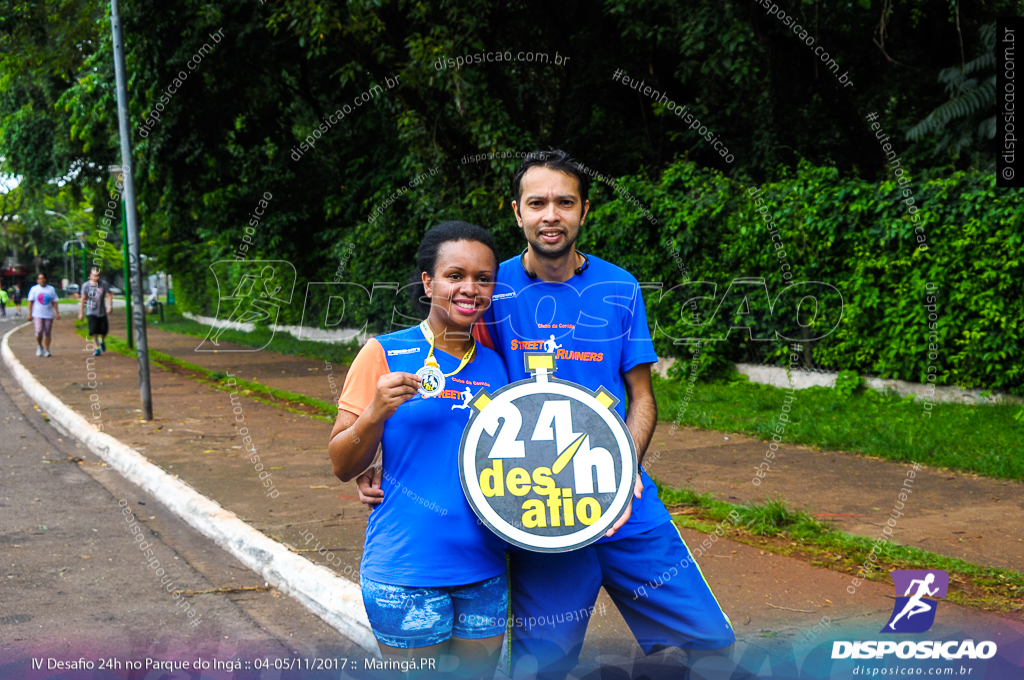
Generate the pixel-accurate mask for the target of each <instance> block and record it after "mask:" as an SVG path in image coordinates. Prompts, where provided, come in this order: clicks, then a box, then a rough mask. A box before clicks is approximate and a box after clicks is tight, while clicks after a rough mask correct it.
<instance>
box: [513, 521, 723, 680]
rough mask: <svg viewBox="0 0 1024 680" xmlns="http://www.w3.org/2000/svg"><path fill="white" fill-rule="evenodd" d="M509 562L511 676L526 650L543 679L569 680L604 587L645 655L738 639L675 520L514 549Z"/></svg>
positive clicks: (717, 645)
mask: <svg viewBox="0 0 1024 680" xmlns="http://www.w3.org/2000/svg"><path fill="white" fill-rule="evenodd" d="M509 564H510V570H509V580H510V583H511V588H512V613H513V617H512V623H513V625H512V627H511V633H510V636H509V643H510V645H511V648H510V651H511V654H510V661H511V665H512V668H511V669H508V670H509V674H510V676H511V671H512V670H513V669H514V667H515V664H516V663H518V661H519V660H521V659H523V657H526V656H528V655H529V656H533V657H535V658H536V663H537V670H538V672H539V673H540V674H542V676H547V677H555V678H557V677H564V676H565V674H566V673H568V672H569V671H570V670H572V669H573V668H575V667H576V665H577V663H578V661H579V656H580V649H581V648H582V647H583V637H584V635H585V634H586V631H587V625H588V624H589V623H590V618H592V616H593V614H591V612H592V611H593V610H592V608H593V605H594V603H595V602H596V601H597V595H598V593H599V591H600V589H601V586H604V588H605V590H606V591H607V592H608V595H610V596H611V598H612V600H613V601H614V602H615V605H616V606H617V607H618V609H619V612H620V613H621V614H622V618H624V619H625V620H626V623H627V624H629V628H630V630H632V631H633V635H634V636H635V637H636V641H637V643H638V644H639V645H640V647H641V649H643V651H644V653H645V654H650V653H651V652H653V651H656V650H658V649H660V648H663V647H682V648H684V649H701V650H710V649H722V648H725V647H728V646H729V645H731V644H733V643H734V642H735V641H736V636H735V634H734V633H733V630H732V625H731V624H730V623H729V619H728V617H727V616H726V615H725V613H724V612H723V611H722V608H721V607H720V606H719V604H718V601H717V600H716V599H715V596H714V594H713V593H712V592H711V588H710V587H709V586H708V583H707V581H706V580H705V579H704V574H702V573H701V570H700V567H698V566H697V563H696V562H695V561H694V560H693V555H692V554H691V553H690V551H689V549H688V548H687V547H686V544H685V543H684V542H683V539H682V538H681V537H680V535H679V531H678V530H677V529H676V527H675V525H674V524H672V522H666V523H665V524H662V525H661V526H659V527H657V528H655V529H651V530H650V531H646V532H644V533H641V534H636V535H633V536H629V537H627V538H623V539H620V540H617V541H610V542H603V543H594V544H591V545H589V546H587V547H586V548H582V549H580V550H573V551H571V552H564V553H537V552H529V551H526V550H517V551H513V552H511V553H510V563H509ZM581 611H582V612H584V613H585V614H586V615H580V614H579V613H580V612H581Z"/></svg>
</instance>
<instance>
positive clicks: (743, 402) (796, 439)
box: [654, 373, 1024, 481]
mask: <svg viewBox="0 0 1024 680" xmlns="http://www.w3.org/2000/svg"><path fill="white" fill-rule="evenodd" d="M687 384H688V383H687V382H686V381H684V380H678V379H663V378H661V377H660V376H655V377H654V395H655V398H656V399H657V402H658V414H659V417H660V418H661V419H662V420H666V421H670V422H671V421H675V422H676V424H678V425H689V426H693V427H699V428H702V429H708V430H722V431H726V432H730V431H731V432H742V433H745V434H750V435H753V436H755V437H759V438H761V439H763V440H766V441H767V440H769V439H770V438H771V436H772V434H773V433H774V432H775V427H776V425H777V424H779V420H778V419H779V417H780V415H781V414H782V407H783V405H784V399H785V398H786V391H785V390H782V389H779V388H776V387H772V386H770V385H761V384H757V383H752V382H750V381H749V380H747V379H746V376H741V375H740V374H738V373H737V374H734V376H733V378H732V379H731V380H728V381H723V382H716V383H696V384H694V388H693V390H692V392H691V394H690V398H689V401H688V406H686V407H685V408H684V407H683V404H684V403H687V402H684V400H683V397H684V394H685V390H686V388H687ZM924 406H925V405H924V403H923V402H921V401H915V400H914V399H913V398H912V397H902V398H901V397H899V396H898V395H896V394H895V393H894V392H891V391H890V392H877V391H875V390H873V389H863V388H860V389H857V390H856V391H853V392H852V393H845V394H844V393H843V392H842V391H839V390H835V389H832V388H827V387H810V388H807V389H802V390H797V391H796V393H795V399H794V400H793V401H792V403H791V404H790V407H791V409H792V410H791V411H789V413H788V417H789V418H790V422H789V423H782V424H784V425H785V431H784V432H783V433H781V436H782V439H783V441H784V442H785V443H786V444H805V445H810V446H813V447H818V448H821V449H827V450H833V451H856V452H858V453H863V454H867V455H870V456H876V457H879V458H884V459H887V460H898V461H911V460H913V461H918V462H920V463H923V464H925V465H929V466H932V467H939V468H950V469H955V470H965V471H968V472H975V473H977V474H980V475H985V476H987V477H994V478H997V479H1012V480H1014V481H1020V480H1021V479H1024V409H1022V408H1021V406H1020V405H1017V404H1009V403H1003V404H959V403H950V402H941V403H936V404H934V406H933V407H932V408H931V410H930V412H931V414H932V415H931V416H926V415H924V414H925V413H926V411H925V408H924Z"/></svg>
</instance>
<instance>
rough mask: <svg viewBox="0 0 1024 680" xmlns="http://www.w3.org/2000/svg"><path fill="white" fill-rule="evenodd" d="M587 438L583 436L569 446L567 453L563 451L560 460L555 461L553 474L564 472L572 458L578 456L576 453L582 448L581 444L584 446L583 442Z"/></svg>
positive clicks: (552, 469) (552, 467)
mask: <svg viewBox="0 0 1024 680" xmlns="http://www.w3.org/2000/svg"><path fill="white" fill-rule="evenodd" d="M586 438H587V435H586V434H581V435H580V437H579V439H577V440H576V441H574V442H573V443H572V444H569V446H568V447H567V448H566V449H565V451H562V453H561V454H560V455H559V456H558V459H557V460H555V464H554V465H552V466H551V472H553V473H554V474H556V475H557V474H558V473H559V472H561V471H562V470H564V469H565V466H566V465H568V464H569V461H570V460H572V457H573V456H575V455H576V451H577V450H578V449H579V448H580V444H582V443H583V440H584V439H586Z"/></svg>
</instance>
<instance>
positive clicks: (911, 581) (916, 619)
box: [878, 569, 949, 633]
mask: <svg viewBox="0 0 1024 680" xmlns="http://www.w3.org/2000/svg"><path fill="white" fill-rule="evenodd" d="M891 576H892V580H893V584H894V585H895V586H896V604H894V605H893V608H892V616H890V617H889V622H888V623H886V624H885V626H884V627H883V628H882V630H880V631H878V632H879V633H923V632H925V631H926V630H928V629H929V628H931V627H932V624H933V623H935V610H936V609H938V606H939V603H938V602H935V601H932V600H925V599H924V598H925V597H937V598H940V599H945V597H946V591H947V590H948V589H949V574H947V573H946V572H944V571H940V570H938V569H902V570H896V571H894V572H892V573H891Z"/></svg>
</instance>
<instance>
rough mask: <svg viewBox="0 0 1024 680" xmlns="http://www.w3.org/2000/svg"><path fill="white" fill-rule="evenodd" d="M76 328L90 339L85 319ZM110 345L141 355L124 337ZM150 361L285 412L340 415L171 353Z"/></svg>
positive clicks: (154, 354) (152, 354)
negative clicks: (131, 347)
mask: <svg viewBox="0 0 1024 680" xmlns="http://www.w3.org/2000/svg"><path fill="white" fill-rule="evenodd" d="M75 330H76V332H77V333H78V334H79V335H80V336H82V337H83V338H86V339H88V337H87V336H88V328H87V326H86V324H85V322H82V321H78V322H76V323H75ZM107 346H108V347H109V348H110V349H112V350H114V351H115V352H117V353H118V354H122V355H124V356H127V357H131V358H133V359H134V358H136V356H137V354H136V351H135V350H134V349H129V348H128V343H126V342H125V341H124V340H122V339H121V338H118V337H114V336H109V335H108V336H107ZM149 360H150V362H151V363H154V364H157V365H158V366H160V367H161V368H164V369H166V370H170V369H169V368H168V366H176V367H178V368H182V369H185V370H186V371H191V372H192V373H195V374H197V375H195V376H191V377H192V379H193V380H195V381H196V382H200V383H203V384H205V385H210V386H211V387H216V388H217V389H220V390H224V391H226V392H236V391H237V392H238V393H240V394H244V395H245V396H246V397H248V398H250V399H252V400H253V401H258V402H260V403H263V404H268V405H270V406H276V407H277V408H280V409H284V410H285V411H289V412H291V413H298V414H300V415H304V416H309V417H310V418H315V419H316V420H322V421H324V422H327V423H333V422H334V420H335V418H336V417H337V414H338V407H337V406H336V405H335V404H331V403H329V402H326V401H321V400H319V399H314V398H312V397H307V396H306V395H304V394H297V393H295V392H289V391H287V390H279V389H277V388H275V387H269V386H267V385H261V384H260V383H257V382H251V381H249V380H245V379H244V378H234V377H233V380H234V381H235V384H234V385H229V384H227V381H228V377H229V376H228V374H227V373H223V372H221V371H211V370H210V369H208V368H203V367H202V366H198V365H196V364H192V363H189V362H187V361H182V360H181V359H178V358H176V357H172V356H170V355H169V354H164V353H163V352H161V351H159V350H155V349H150V350H149ZM236 385H237V387H236ZM254 395H263V396H264V397H269V399H264V398H261V397H259V396H254ZM275 400H276V401H275ZM281 402H284V403H281ZM289 404H302V405H303V406H307V407H309V408H310V409H313V412H312V413H311V412H310V411H309V410H301V409H297V408H294V407H292V406H290V405H289Z"/></svg>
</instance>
